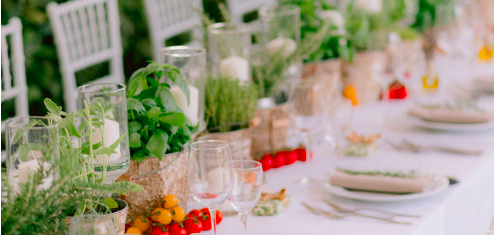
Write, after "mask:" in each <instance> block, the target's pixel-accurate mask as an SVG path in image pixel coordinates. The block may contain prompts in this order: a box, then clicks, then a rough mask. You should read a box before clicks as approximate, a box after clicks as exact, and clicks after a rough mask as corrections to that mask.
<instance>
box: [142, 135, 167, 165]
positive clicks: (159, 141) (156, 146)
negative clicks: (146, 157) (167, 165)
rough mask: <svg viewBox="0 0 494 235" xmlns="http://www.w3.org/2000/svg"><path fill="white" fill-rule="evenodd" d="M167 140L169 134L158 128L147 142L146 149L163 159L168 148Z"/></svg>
mask: <svg viewBox="0 0 494 235" xmlns="http://www.w3.org/2000/svg"><path fill="white" fill-rule="evenodd" d="M167 142H168V135H167V134H166V133H165V132H163V131H161V130H157V131H154V132H153V135H152V136H151V138H150V139H149V141H148V143H147V144H146V149H147V150H149V152H151V154H153V155H154V156H155V157H157V158H158V159H160V160H161V158H162V157H163V155H165V152H166V150H167Z"/></svg>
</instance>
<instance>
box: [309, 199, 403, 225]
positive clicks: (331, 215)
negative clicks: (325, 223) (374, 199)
mask: <svg viewBox="0 0 494 235" xmlns="http://www.w3.org/2000/svg"><path fill="white" fill-rule="evenodd" d="M302 205H303V206H304V207H305V208H307V210H309V211H310V212H312V213H313V214H316V215H323V216H324V217H326V218H329V219H343V218H346V217H349V216H358V217H364V218H370V219H376V220H381V221H385V222H388V223H394V224H406V225H408V224H411V222H401V221H396V220H393V219H392V218H382V217H377V216H370V215H363V214H358V213H352V214H345V215H338V214H335V213H332V212H331V211H325V210H323V209H318V208H315V207H312V206H309V205H308V204H306V203H305V202H302Z"/></svg>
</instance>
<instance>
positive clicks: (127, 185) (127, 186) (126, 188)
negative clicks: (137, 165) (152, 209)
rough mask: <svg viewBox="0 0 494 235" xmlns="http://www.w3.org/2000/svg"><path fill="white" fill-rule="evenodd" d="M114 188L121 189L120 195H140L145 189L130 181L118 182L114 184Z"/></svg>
mask: <svg viewBox="0 0 494 235" xmlns="http://www.w3.org/2000/svg"><path fill="white" fill-rule="evenodd" d="M112 187H115V188H119V189H121V190H122V191H120V194H124V193H125V192H132V193H138V192H142V191H144V188H143V187H142V186H141V185H139V184H136V183H132V182H129V181H118V182H115V183H113V184H112Z"/></svg>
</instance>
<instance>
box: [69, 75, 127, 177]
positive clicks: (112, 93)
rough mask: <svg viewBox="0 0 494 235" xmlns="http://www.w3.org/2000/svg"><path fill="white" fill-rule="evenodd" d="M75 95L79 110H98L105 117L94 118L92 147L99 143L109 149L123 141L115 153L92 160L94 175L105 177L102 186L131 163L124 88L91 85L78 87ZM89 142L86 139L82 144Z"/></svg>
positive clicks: (104, 84)
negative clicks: (92, 107) (92, 108)
mask: <svg viewBox="0 0 494 235" xmlns="http://www.w3.org/2000/svg"><path fill="white" fill-rule="evenodd" d="M77 93H78V108H79V109H85V108H87V107H91V106H97V107H99V108H98V109H101V111H102V113H104V114H101V115H98V116H97V115H93V118H94V119H95V120H94V121H92V124H93V130H92V133H91V140H92V143H93V145H94V144H98V143H99V144H102V145H103V146H105V147H110V146H111V145H112V144H114V143H115V141H117V140H119V138H121V137H122V140H121V142H120V143H119V144H118V145H117V146H116V147H115V149H113V150H114V151H115V153H112V154H101V155H97V156H95V158H94V165H95V167H94V170H95V171H96V173H97V174H101V175H105V179H104V180H105V183H111V182H113V181H115V180H116V179H117V178H118V177H119V176H120V175H122V174H123V173H125V172H126V171H127V169H128V167H129V162H130V151H129V137H128V134H127V133H128V125H127V98H126V86H125V85H123V84H116V83H93V84H88V85H83V86H80V87H78V88H77ZM88 141H89V138H87V139H85V140H84V142H88ZM103 173H104V174H103Z"/></svg>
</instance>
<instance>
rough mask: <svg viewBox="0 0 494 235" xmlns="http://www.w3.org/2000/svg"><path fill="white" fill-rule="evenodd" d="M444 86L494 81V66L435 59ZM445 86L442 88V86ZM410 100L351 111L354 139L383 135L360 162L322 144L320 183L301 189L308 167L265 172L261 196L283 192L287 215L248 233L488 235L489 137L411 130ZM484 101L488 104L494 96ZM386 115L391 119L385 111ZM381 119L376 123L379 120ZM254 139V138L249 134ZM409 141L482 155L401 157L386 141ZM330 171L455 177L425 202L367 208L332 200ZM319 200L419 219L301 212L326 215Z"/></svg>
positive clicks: (317, 151) (258, 222)
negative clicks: (479, 78) (480, 78)
mask: <svg viewBox="0 0 494 235" xmlns="http://www.w3.org/2000/svg"><path fill="white" fill-rule="evenodd" d="M436 65H437V67H438V73H439V74H440V76H441V77H442V78H443V79H451V80H448V82H449V81H451V82H453V81H464V80H468V79H471V78H472V77H474V76H479V75H492V74H494V64H493V63H490V64H480V65H479V64H474V63H471V64H465V63H462V62H461V60H453V59H448V58H442V59H441V58H440V59H438V60H436ZM444 83H446V81H444ZM412 100H413V99H410V98H409V99H405V100H396V101H395V100H393V101H391V102H390V103H387V104H383V103H372V104H366V105H361V106H357V107H356V108H355V109H354V111H353V114H352V122H351V129H352V130H355V131H356V132H360V133H367V134H370V133H379V134H381V135H382V138H381V140H380V144H379V146H378V148H377V149H376V151H374V152H372V153H371V154H370V155H368V156H365V157H348V156H343V155H342V154H340V153H339V152H338V151H336V150H335V149H334V148H333V147H332V145H331V144H329V143H328V142H326V141H324V140H322V141H318V142H317V143H316V144H315V148H314V162H313V166H312V169H311V176H312V177H313V178H317V179H318V180H320V182H321V183H319V184H313V185H299V184H296V183H294V182H296V181H297V180H299V179H301V178H302V177H304V175H305V174H306V169H307V163H305V162H300V161H298V162H296V163H294V164H292V165H288V166H284V167H281V168H278V169H271V170H269V171H266V172H265V181H266V182H265V185H264V189H265V190H267V191H270V192H277V191H279V190H280V189H282V188H285V189H286V192H287V193H288V194H290V195H292V200H291V203H290V205H289V207H288V208H286V210H285V211H284V212H282V213H281V214H279V215H274V216H254V215H252V214H250V215H249V216H248V219H247V234H256V235H263V234H266V235H267V234H269V235H278V234H279V235H285V234H296V235H318V234H321V235H322V234H338V235H346V234H348V235H350V234H351V235H358V234H369V235H371V234H376V235H388V234H389V235H412V234H413V235H426V234H430V235H442V234H444V235H446V234H447V235H455V234H458V235H460V234H461V235H466V234H468V235H477V234H478V235H487V234H494V218H493V215H494V130H492V129H491V130H483V131H471V132H455V131H434V130H428V129H423V128H419V127H416V126H414V125H412V124H411V123H410V121H409V119H408V118H407V116H406V114H405V113H406V111H407V109H408V107H409V106H410V105H411V104H412V102H413V101H412ZM482 101H483V102H484V103H486V104H487V105H492V108H493V109H492V110H494V97H490V96H487V97H484V98H482ZM390 110H392V113H391V112H390ZM383 113H385V114H387V117H386V118H385V119H384V121H383V119H382V114H383ZM253 134H254V135H255V133H253ZM402 139H406V140H409V141H411V142H414V143H418V144H423V145H427V144H437V145H443V146H451V147H457V148H466V149H480V150H483V152H482V154H479V155H460V154H455V153H446V152H440V151H421V152H418V153H415V152H410V151H400V150H397V149H395V148H393V147H392V146H391V145H390V144H388V141H399V140H402ZM336 167H341V168H349V169H362V170H390V171H395V170H396V171H403V172H407V171H410V170H415V171H417V172H419V173H420V174H434V175H442V176H446V177H451V178H455V179H457V180H458V181H459V183H457V184H454V185H453V184H451V185H449V186H447V188H446V189H445V190H443V191H441V192H439V193H437V194H434V195H431V196H429V197H425V198H420V199H414V200H406V201H398V202H367V201H359V200H353V199H348V198H343V197H339V196H335V195H332V194H331V193H330V192H328V190H327V189H326V187H325V186H324V183H325V182H327V181H328V178H329V175H330V174H331V172H332V171H334V170H335V168H336ZM324 199H330V200H331V201H333V202H335V203H337V204H339V205H340V206H343V207H347V208H359V207H368V208H369V207H370V208H375V209H381V210H388V211H392V212H397V213H407V214H415V215H420V218H400V219H399V220H400V221H407V222H411V224H409V225H404V224H393V223H388V222H385V221H379V220H373V219H369V218H362V217H345V218H342V219H329V218H326V217H324V216H321V215H316V214H313V213H311V212H310V211H308V210H307V209H306V208H305V207H303V206H302V204H301V203H302V202H305V203H307V204H310V205H312V206H315V207H319V208H322V209H324V210H331V207H329V206H328V205H327V204H325V203H324V202H323V201H324ZM243 230H244V229H243V224H242V223H241V222H240V218H239V217H238V216H226V217H225V218H224V219H223V222H222V223H221V224H220V225H219V226H218V227H217V234H220V235H221V234H243Z"/></svg>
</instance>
